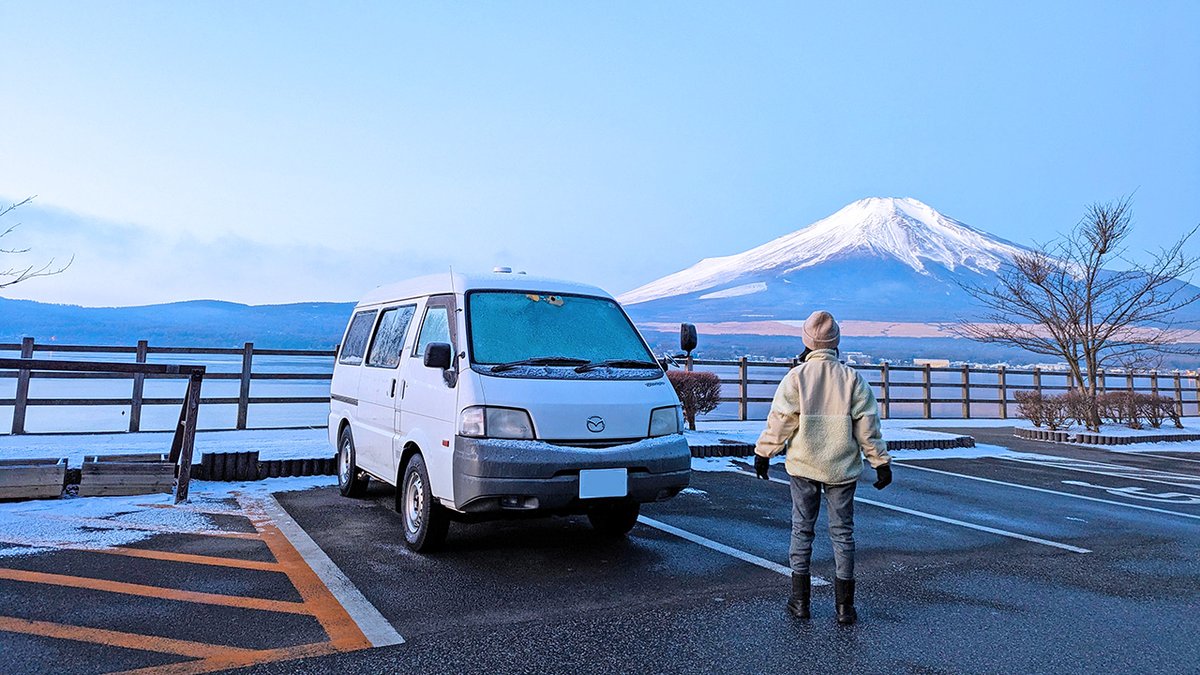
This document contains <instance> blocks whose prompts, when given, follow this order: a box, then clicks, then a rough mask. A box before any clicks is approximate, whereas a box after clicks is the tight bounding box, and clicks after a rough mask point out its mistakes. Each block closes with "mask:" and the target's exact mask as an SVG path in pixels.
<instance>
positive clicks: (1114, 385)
mask: <svg viewBox="0 0 1200 675" xmlns="http://www.w3.org/2000/svg"><path fill="white" fill-rule="evenodd" d="M17 351H19V352H20V358H22V359H32V358H34V356H35V355H36V354H38V353H39V352H43V353H44V352H53V353H54V354H55V355H75V354H78V355H80V356H81V357H86V358H95V357H96V356H97V355H104V356H107V357H108V358H113V357H114V356H115V357H116V358H118V359H127V360H126V361H124V362H126V363H128V362H129V361H128V359H132V362H133V363H139V364H144V363H147V360H148V358H149V357H152V356H155V355H177V356H187V357H189V358H196V359H203V358H205V357H214V358H221V359H226V360H229V361H232V362H233V363H234V364H239V363H240V367H239V368H238V369H237V370H236V371H235V372H220V371H216V372H214V370H213V368H211V367H210V368H209V370H208V372H207V374H206V375H205V378H204V379H205V380H210V381H211V380H217V381H229V380H236V381H237V382H238V390H237V395H236V396H207V397H203V396H202V397H201V399H200V402H201V403H203V404H206V405H234V406H236V418H235V420H234V421H233V423H232V424H231V425H230V426H226V427H218V428H227V429H253V428H293V427H277V426H276V427H263V426H257V427H256V426H252V425H251V424H250V422H251V413H250V411H251V408H252V407H253V406H255V405H273V406H281V405H293V404H320V403H327V402H328V401H329V397H328V393H323V394H322V395H313V396H255V395H252V391H251V384H252V383H253V382H258V381H272V380H275V381H290V382H295V383H297V384H300V383H303V382H307V383H324V384H325V386H326V387H327V383H328V382H329V381H330V379H331V377H332V370H333V357H334V351H333V350H332V349H331V350H306V349H261V348H257V347H255V346H254V344H253V343H250V342H247V343H245V344H244V345H243V346H242V347H241V348H230V349H220V348H206V347H158V346H151V345H149V344H148V343H147V342H146V341H145V340H143V341H140V342H138V344H137V345H135V346H94V345H59V344H53V343H37V342H35V341H34V340H33V338H25V339H24V340H22V341H21V343H20V344H0V352H17ZM256 357H304V359H311V360H312V364H310V365H311V366H312V367H310V368H309V369H308V370H307V371H304V370H298V371H295V372H265V371H264V370H262V369H258V370H256V364H258V363H260V362H258V361H256V360H255V358H256ZM81 360H82V359H81ZM795 363H796V362H795V361H792V362H786V361H785V362H774V361H752V360H749V359H747V358H745V357H743V358H741V359H738V360H736V361H717V360H705V359H687V360H684V359H680V360H679V361H678V365H679V366H680V367H682V368H685V369H697V370H711V371H716V372H717V373H718V375H719V376H720V377H721V381H722V384H723V385H725V387H726V388H730V387H732V388H734V389H735V393H734V394H733V395H732V396H724V397H722V399H721V401H722V403H723V404H725V406H727V407H733V406H736V413H735V414H732V415H731V414H720V413H719V414H718V415H715V416H724V417H725V418H729V417H734V418H736V419H742V420H745V419H754V418H755V415H752V412H756V413H758V414H757V418H762V417H765V416H766V405H768V404H770V402H771V394H773V393H774V390H773V387H775V386H776V385H778V383H779V381H780V380H781V379H782V378H783V375H784V374H785V373H786V372H787V370H788V369H790V368H792V367H793V366H794V365H795ZM317 364H319V366H320V367H319V368H317V367H316V365H317ZM855 368H857V369H858V370H859V371H861V372H863V373H864V375H866V376H867V379H868V382H869V383H870V384H871V386H872V387H874V388H875V391H876V396H877V398H878V399H879V405H880V409H881V412H882V414H883V416H884V417H895V416H908V417H924V418H927V419H928V418H933V417H935V412H936V413H938V414H937V415H936V416H938V417H950V416H954V417H961V418H973V417H993V418H1001V419H1007V418H1009V417H1010V416H1014V415H1015V413H1016V407H1015V406H1016V403H1015V401H1014V395H1015V394H1016V392H1019V391H1039V392H1043V393H1061V392H1065V391H1067V390H1068V389H1069V386H1068V375H1067V373H1066V372H1064V371H1060V370H1048V369H1038V368H1033V369H1008V368H1004V367H999V368H969V367H966V366H960V367H951V368H935V367H930V366H896V365H889V364H882V365H861V366H855ZM317 369H320V370H323V371H324V372H312V371H314V370H317ZM159 377H165V376H164V375H162V374H156V373H150V372H145V373H135V372H88V373H82V372H51V371H39V370H36V369H31V368H17V369H13V368H7V369H0V386H3V382H4V380H5V379H13V378H15V379H16V380H17V383H16V387H15V395H14V397H13V398H0V408H3V407H5V406H11V407H12V409H13V418H12V433H13V434H22V433H25V432H26V424H25V419H26V411H27V410H28V408H29V407H31V406H125V407H127V408H128V410H129V422H128V427H127V430H128V431H140V430H142V411H143V408H144V407H145V406H163V405H176V404H181V403H183V400H184V399H183V397H153V398H152V397H147V396H145V382H146V380H147V379H148V378H150V379H153V378H159ZM42 378H46V379H54V378H70V379H126V380H131V383H130V389H129V395H128V396H119V397H107V398H64V397H42V398H39V397H35V396H31V395H30V381H31V380H37V379H42ZM1103 388H1104V389H1105V390H1107V391H1115V390H1124V391H1137V392H1145V393H1154V394H1165V395H1167V396H1172V397H1173V398H1175V400H1176V401H1177V402H1178V405H1179V409H1180V412H1181V414H1189V415H1200V376H1197V375H1195V374H1190V373H1188V374H1185V373H1179V372H1172V373H1158V372H1155V371H1144V372H1124V371H1122V372H1119V373H1117V372H1113V373H1108V374H1106V376H1105V377H1104V378H1103ZM0 391H2V389H0ZM987 394H990V395H987ZM0 395H2V394H0ZM755 406H757V410H756V411H752V407H755ZM946 406H951V409H949V410H947V409H945V408H946ZM935 407H936V408H940V409H935ZM726 409H728V408H726ZM906 413H907V414H906ZM324 423H325V420H324V418H323V417H322V418H320V419H317V418H315V417H314V419H313V420H312V423H311V424H308V425H304V426H322V425H324Z"/></svg>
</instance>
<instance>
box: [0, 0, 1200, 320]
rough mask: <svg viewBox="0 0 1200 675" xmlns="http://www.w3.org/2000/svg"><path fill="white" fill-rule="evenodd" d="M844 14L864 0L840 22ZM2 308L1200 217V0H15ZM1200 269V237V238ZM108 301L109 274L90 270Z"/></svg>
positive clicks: (1154, 238)
mask: <svg viewBox="0 0 1200 675" xmlns="http://www.w3.org/2000/svg"><path fill="white" fill-rule="evenodd" d="M841 5H848V6H841ZM0 21H2V22H3V24H4V25H5V26H6V30H5V37H4V38H3V40H2V41H0V72H3V75H4V77H3V81H4V83H5V92H6V94H5V96H4V103H3V105H0V200H3V201H8V200H13V199H19V198H22V197H24V196H27V195H37V196H38V198H37V200H36V203H35V204H36V208H26V209H23V210H22V212H20V214H19V215H20V217H19V218H16V219H14V220H20V221H21V222H22V227H21V228H20V229H19V230H18V232H17V233H14V235H13V236H12V238H11V239H7V240H6V241H5V243H6V244H9V245H17V244H21V245H30V246H34V249H35V251H34V252H35V253H36V254H43V255H44V256H46V257H49V256H51V255H54V256H60V257H61V256H69V255H71V254H72V253H73V254H74V255H75V256H76V262H75V264H74V265H73V266H72V268H71V269H70V270H69V271H68V272H67V273H66V274H63V275H61V276H59V277H56V278H53V279H42V280H36V281H30V282H27V283H25V284H22V285H19V286H15V287H12V288H11V289H8V291H7V292H6V294H7V295H8V296H10V297H27V298H33V299H39V300H46V301H54V302H74V303H81V304H95V305H99V304H117V305H120V304H137V303H143V302H155V301H163V300H176V299H187V298H211V297H215V298H222V299H231V300H239V301H245V302H284V301H296V300H348V299H354V298H356V297H357V296H358V295H359V294H361V293H362V292H363V291H365V290H367V289H370V288H372V287H374V286H376V285H378V284H381V283H385V282H388V281H392V280H395V279H399V278H404V277H407V276H411V275H413V274H421V273H426V272H429V271H436V270H441V269H444V268H445V267H446V266H449V265H453V266H455V267H456V268H460V269H465V268H487V267H491V266H492V265H493V264H507V265H512V266H514V267H518V268H523V269H527V270H529V271H530V272H531V273H533V272H536V273H542V274H547V275H555V276H567V277H572V278H577V279H580V280H584V281H589V282H592V283H596V284H599V285H601V286H603V287H605V288H607V289H608V290H610V291H613V292H621V291H625V290H628V289H630V288H633V287H635V286H637V285H640V284H642V283H644V282H647V281H650V280H652V279H654V278H657V277H660V276H663V275H665V274H667V273H670V272H673V271H676V270H678V269H681V268H683V267H686V266H688V265H690V264H692V263H693V262H695V261H696V260H698V259H700V258H702V257H706V256H714V255H725V254H730V253H734V252H738V251H741V250H744V249H747V248H750V247H752V246H754V245H757V244H760V243H763V242H765V241H767V240H769V239H771V238H773V237H776V236H779V235H781V234H784V233H787V232H789V231H792V230H794V229H797V228H799V227H801V226H803V225H806V224H808V223H811V222H812V221H814V220H817V219H818V218H821V217H823V216H826V215H828V214H830V213H832V212H833V211H836V210H837V209H838V208H840V207H842V206H843V205H845V204H846V203H848V202H851V201H854V200H856V199H859V198H862V197H867V196H911V197H916V198H918V199H921V200H922V201H925V202H927V203H928V204H930V205H932V206H933V207H934V208H936V209H938V210H940V211H942V212H943V213H945V214H947V215H949V216H952V217H955V218H958V219H959V220H962V221H964V222H967V223H969V224H971V225H974V226H976V227H980V228H982V229H985V230H988V231H991V232H993V233H995V234H997V235H1000V236H1002V237H1004V238H1007V239H1010V240H1013V241H1017V242H1020V243H1030V242H1031V241H1033V240H1035V239H1045V238H1046V237H1047V236H1049V235H1050V234H1052V233H1053V232H1055V231H1058V230H1064V229H1067V228H1069V227H1070V226H1071V225H1072V224H1074V223H1075V222H1076V220H1077V219H1078V218H1079V216H1080V215H1082V212H1083V208H1084V207H1085V206H1086V205H1087V204H1088V203H1090V202H1093V201H1097V200H1107V199H1113V198H1116V197H1120V196H1122V195H1124V194H1128V193H1130V192H1133V191H1134V190H1136V202H1135V203H1136V216H1137V222H1138V228H1139V229H1138V232H1139V240H1140V241H1141V242H1145V244H1146V245H1147V246H1153V245H1155V244H1158V243H1166V241H1167V240H1169V239H1173V238H1175V237H1177V236H1179V235H1180V234H1182V233H1183V232H1185V231H1187V230H1189V229H1191V228H1192V227H1194V226H1195V225H1197V224H1198V223H1200V37H1198V32H1197V31H1196V30H1195V27H1196V26H1200V3H1195V2H1177V3H1172V2H1156V3H1141V2H1128V3H1115V2H1079V3H1073V2H1052V3H1051V2H1028V3H1021V2H995V3H975V2H940V3H939V2H916V3H893V2H880V3H868V2H859V3H799V2H788V3H778V4H773V3H723V4H709V3H694V2H688V3H593V4H588V3H550V2H545V3H525V2H520V3H471V4H456V5H449V4H434V3H431V4H415V3H414V4H409V3H390V2H389V3H332V2H330V3H297V2H288V3H273V2H254V3H245V2H227V3H221V2H193V3H182V2H172V3H161V2H107V3H90V2H75V3H54V2H13V1H9V2H6V3H4V4H3V5H0ZM1193 249H1194V251H1195V252H1200V242H1197V244H1196V245H1195V246H1193ZM98 279H99V280H102V281H103V283H97V280H98Z"/></svg>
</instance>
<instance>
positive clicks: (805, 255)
mask: <svg viewBox="0 0 1200 675" xmlns="http://www.w3.org/2000/svg"><path fill="white" fill-rule="evenodd" d="M1023 250H1025V249H1023V248H1022V247H1020V246H1017V245H1016V244H1013V243H1011V242H1007V241H1004V240H1003V239H999V238H996V237H993V236H991V235H989V234H987V233H985V232H982V231H980V230H976V229H975V228H973V227H970V226H968V225H966V224H964V223H961V222H959V221H957V220H954V219H953V218H948V217H946V216H944V215H942V214H940V213H938V212H937V211H935V210H934V209H933V208H931V207H930V206H928V205H927V204H924V203H922V202H920V201H918V200H916V199H911V198H904V199H900V198H895V197H870V198H867V199H860V200H858V201H856V202H854V203H852V204H849V205H847V206H845V207H844V208H842V209H841V210H839V211H838V212H837V213H834V214H833V215H831V216H829V217H827V218H823V219H821V220H818V221H817V222H815V223H813V224H812V225H809V226H808V227H805V228H803V229H800V230H797V231H795V232H792V233H791V234H787V235H784V236H782V237H779V238H778V239H775V240H774V241H771V242H768V243H766V244H763V245H762V246H758V247H756V248H752V249H750V250H749V251H745V252H744V253H739V254H736V255H731V256H725V257H720V258H705V259H704V260H701V261H700V262H698V263H696V264H695V265H693V266H692V267H689V268H688V269H685V270H683V271H681V272H676V273H675V274H671V275H669V276H666V277H663V278H662V279H659V280H657V281H653V282H651V283H649V284H647V285H645V286H642V287H641V288H637V289H634V290H632V291H630V292H628V293H626V294H624V295H622V296H621V298H620V300H621V302H624V303H627V304H635V303H639V302H646V301H649V300H654V299H657V298H663V297H670V296H675V295H684V294H687V293H693V292H696V291H701V290H705V289H708V288H713V287H716V286H721V285H725V284H730V283H732V282H735V281H737V280H739V279H743V278H747V277H754V278H761V277H763V276H781V275H784V274H787V273H789V272H794V271H796V270H800V269H804V268H806V267H813V266H816V265H820V264H822V263H825V262H829V261H833V260H840V259H845V258H849V257H862V256H873V257H878V258H892V259H895V260H899V261H900V262H903V263H904V264H906V265H908V266H909V267H911V268H912V269H913V270H915V271H917V272H918V273H920V274H929V271H928V269H927V265H928V264H930V263H936V264H938V265H940V266H942V267H945V268H946V269H949V270H955V269H957V268H959V267H963V268H966V269H969V270H972V271H974V272H980V273H983V272H989V271H990V272H994V271H996V270H997V269H998V268H999V267H1000V266H1001V265H1002V264H1003V263H1004V262H1006V261H1008V260H1011V258H1012V257H1013V256H1014V255H1015V254H1017V253H1020V252H1022V251H1023Z"/></svg>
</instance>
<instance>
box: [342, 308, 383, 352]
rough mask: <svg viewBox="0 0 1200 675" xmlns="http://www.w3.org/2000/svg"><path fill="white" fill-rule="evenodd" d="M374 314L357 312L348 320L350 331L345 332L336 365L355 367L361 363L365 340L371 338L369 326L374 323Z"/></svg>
mask: <svg viewBox="0 0 1200 675" xmlns="http://www.w3.org/2000/svg"><path fill="white" fill-rule="evenodd" d="M375 312H376V310H371V311H369V312H359V313H358V314H355V315H354V318H353V319H351V320H350V330H348V331H346V340H345V342H343V343H342V353H341V354H339V355H338V363H344V364H346V365H348V366H357V365H359V364H361V363H362V360H363V354H366V353H367V340H368V339H369V338H370V337H371V326H372V325H374V323H375Z"/></svg>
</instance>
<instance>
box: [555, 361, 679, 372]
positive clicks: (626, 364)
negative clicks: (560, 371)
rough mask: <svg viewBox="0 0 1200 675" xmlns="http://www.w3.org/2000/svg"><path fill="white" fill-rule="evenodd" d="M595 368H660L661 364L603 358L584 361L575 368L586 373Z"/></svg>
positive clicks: (576, 370)
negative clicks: (601, 359)
mask: <svg viewBox="0 0 1200 675" xmlns="http://www.w3.org/2000/svg"><path fill="white" fill-rule="evenodd" d="M597 368H657V369H659V370H661V369H662V366H660V365H658V364H657V363H655V362H653V361H643V360H641V359H605V360H603V361H592V362H590V363H585V364H584V365H582V366H579V367H578V368H576V369H575V372H577V373H586V372H588V371H589V370H595V369H597Z"/></svg>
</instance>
